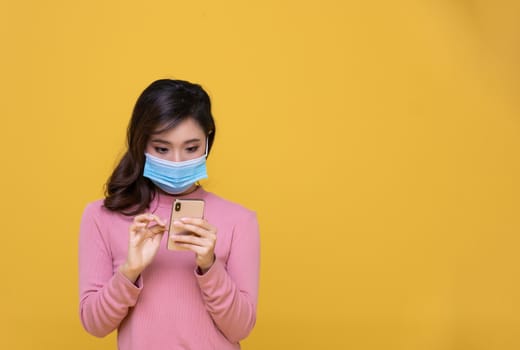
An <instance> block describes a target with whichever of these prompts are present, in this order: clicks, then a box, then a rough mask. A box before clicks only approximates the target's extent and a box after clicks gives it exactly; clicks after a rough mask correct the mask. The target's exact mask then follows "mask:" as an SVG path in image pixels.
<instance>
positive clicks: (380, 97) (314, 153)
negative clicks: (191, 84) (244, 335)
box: [0, 0, 520, 350]
mask: <svg viewBox="0 0 520 350" xmlns="http://www.w3.org/2000/svg"><path fill="white" fill-rule="evenodd" d="M519 15H520V5H518V2H517V1H513V0H511V1H503V0H487V1H486V0H473V1H472V0H464V1H463V0H460V1H454V0H453V1H447V0H445V1H442V0H439V1H427V0H423V1H412V0H409V1H406V0H395V1H385V0H380V1H375V2H372V1H366V2H361V1H360V2H358V1H355V2H354V1H339V0H338V1H332V0H321V1H315V2H311V1H275V0H269V1H266V0H264V1H254V2H248V1H209V0H207V1H100V0H96V1H81V2H80V1H65V0H63V1H57V0H51V1H35V0H32V1H14V0H12V1H5V0H2V1H1V2H0V39H1V40H0V45H1V55H0V63H1V65H0V73H1V75H0V79H1V80H0V81H1V83H0V86H1V90H0V94H1V95H0V104H1V105H0V113H1V124H0V125H1V126H0V128H1V130H2V134H1V138H0V140H1V141H0V142H1V143H0V146H1V159H0V160H1V164H2V172H1V184H2V195H1V212H2V232H1V233H0V235H1V239H0V242H1V245H0V263H1V266H2V269H1V270H2V274H1V285H2V287H0V295H1V297H0V332H1V335H0V348H2V349H94V348H95V349H114V348H115V346H116V345H115V335H114V334H112V335H110V336H109V337H108V338H106V339H97V338H95V337H93V336H90V335H89V334H87V333H86V332H85V331H84V330H83V329H82V328H81V325H80V322H79V317H78V306H77V305H78V290H77V277H78V276H77V238H78V227H79V220H80V216H81V213H82V211H83V208H84V207H85V205H86V203H87V202H89V201H92V200H94V199H97V198H99V197H101V196H102V190H103V184H104V182H105V181H106V179H107V177H108V175H109V174H110V172H111V170H112V168H113V166H114V165H115V163H116V161H117V159H118V157H119V156H120V155H121V154H122V152H123V149H124V137H125V130H126V125H127V122H128V120H129V117H130V113H131V110H132V107H133V104H134V102H135V100H136V98H137V96H138V95H139V93H140V92H141V91H142V90H143V89H144V88H145V87H146V86H147V85H148V84H149V83H150V82H151V81H153V80H155V79H157V78H163V77H170V78H180V79H187V80H191V81H195V82H199V83H201V84H202V85H203V86H204V87H205V88H206V89H207V91H208V92H209V93H210V95H211V97H212V99H213V105H214V115H215V117H216V121H217V127H218V132H217V140H216V143H215V147H214V152H213V153H212V155H211V157H210V160H209V165H208V166H209V173H210V179H209V180H208V181H206V182H205V186H206V187H207V189H209V190H211V191H213V192H216V193H218V194H220V195H222V196H224V197H226V198H229V199H231V200H233V201H237V202H240V203H242V204H244V205H246V206H248V207H250V208H252V209H254V210H256V211H257V212H258V215H259V219H260V224H261V235H262V271H261V289H260V299H259V307H258V322H257V326H256V328H255V330H254V331H253V333H252V334H251V336H250V337H249V338H248V339H247V340H246V341H244V342H243V348H244V349H421V350H424V349H446V350H448V349H475V350H477V349H500V350H507V349H519V348H520V337H518V334H519V333H518V330H519V328H520V305H519V298H518V297H519V292H520V283H519V278H518V277H519V272H520V271H519V270H520V268H519V266H520V265H519V263H520V258H519V257H518V247H519V243H520V242H519V241H520V240H519V238H518V233H519V229H520V220H519V217H520V215H519V209H520V202H519V198H520V186H519V181H518V179H519V175H520V166H519V150H520V138H519V137H518V136H519V131H520V121H519V117H518V115H519V114H518V112H519V107H520V106H519V102H518V95H517V93H518V88H519V84H518V82H519V79H518V78H519V73H520V71H519V69H518V62H520V54H519V50H518V47H517V46H518V43H519V40H518V39H519V38H520V36H519V27H518V18H519Z"/></svg>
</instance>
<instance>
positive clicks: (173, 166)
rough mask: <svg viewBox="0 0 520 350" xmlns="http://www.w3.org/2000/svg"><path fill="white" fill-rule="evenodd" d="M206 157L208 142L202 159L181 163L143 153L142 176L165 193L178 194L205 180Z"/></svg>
mask: <svg viewBox="0 0 520 350" xmlns="http://www.w3.org/2000/svg"><path fill="white" fill-rule="evenodd" d="M207 155H208V142H207V141H206V154H204V155H203V156H202V157H199V158H195V159H190V160H186V161H183V162H170V161H169V160H164V159H161V158H157V157H154V156H152V155H151V154H149V153H145V156H146V162H145V163H144V172H143V176H144V177H147V178H149V179H150V180H152V182H153V183H154V184H155V185H156V186H157V187H159V188H160V189H161V190H163V191H164V192H166V193H170V194H179V193H182V192H184V191H186V190H187V189H188V188H190V187H191V186H192V185H193V184H194V183H195V182H197V181H199V180H202V179H206V178H207V177H208V174H207V172H206V157H207Z"/></svg>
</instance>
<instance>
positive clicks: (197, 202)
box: [168, 199, 204, 250]
mask: <svg viewBox="0 0 520 350" xmlns="http://www.w3.org/2000/svg"><path fill="white" fill-rule="evenodd" d="M181 218H197V219H202V218H204V201H203V200H202V199H176V200H175V202H174V203H173V206H172V213H171V215H170V230H169V231H168V249H169V250H186V248H182V247H179V246H178V245H176V244H175V243H174V242H172V241H171V240H170V236H171V235H172V234H176V235H192V234H194V233H192V232H189V231H179V229H178V228H176V227H175V226H173V222H174V221H175V220H179V219H181Z"/></svg>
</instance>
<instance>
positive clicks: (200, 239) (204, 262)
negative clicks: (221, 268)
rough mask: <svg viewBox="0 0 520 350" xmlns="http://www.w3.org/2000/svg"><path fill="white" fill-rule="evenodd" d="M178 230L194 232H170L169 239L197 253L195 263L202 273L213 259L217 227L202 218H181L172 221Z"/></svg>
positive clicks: (211, 263) (208, 267)
mask: <svg viewBox="0 0 520 350" xmlns="http://www.w3.org/2000/svg"><path fill="white" fill-rule="evenodd" d="M173 225H174V226H175V227H176V228H178V229H179V230H180V231H189V232H192V233H194V234H181V235H175V234H172V235H171V236H170V239H171V240H172V241H173V242H174V243H175V244H176V245H178V246H180V247H183V248H186V249H188V250H191V251H192V252H194V253H195V254H196V255H197V265H198V267H199V269H200V270H201V271H202V273H203V274H204V273H205V272H206V271H208V270H209V269H210V267H211V266H212V265H213V262H214V261H215V243H216V242H217V228H216V227H215V226H213V225H211V224H209V223H208V222H207V221H206V220H204V219H196V218H182V219H180V220H176V221H174V222H173Z"/></svg>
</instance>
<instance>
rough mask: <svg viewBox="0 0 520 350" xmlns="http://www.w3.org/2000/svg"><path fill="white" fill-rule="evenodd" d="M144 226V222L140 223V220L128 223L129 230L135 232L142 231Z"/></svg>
mask: <svg viewBox="0 0 520 350" xmlns="http://www.w3.org/2000/svg"><path fill="white" fill-rule="evenodd" d="M145 227H146V223H142V222H139V223H133V224H131V225H130V232H132V233H137V232H140V231H142V230H143V229H144V228H145Z"/></svg>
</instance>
